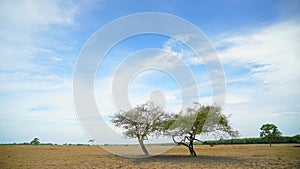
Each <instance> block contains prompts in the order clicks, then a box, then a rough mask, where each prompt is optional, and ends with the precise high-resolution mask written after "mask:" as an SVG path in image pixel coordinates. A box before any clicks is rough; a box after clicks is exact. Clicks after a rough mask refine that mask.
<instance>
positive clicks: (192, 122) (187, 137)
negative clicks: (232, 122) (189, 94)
mask: <svg viewBox="0 0 300 169" xmlns="http://www.w3.org/2000/svg"><path fill="white" fill-rule="evenodd" d="M171 121H172V124H170V123H169V124H168V126H167V127H166V129H168V130H166V131H167V134H168V135H171V136H172V139H173V141H174V143H176V144H178V145H184V146H186V147H188V149H189V152H190V155H191V156H197V154H196V152H195V150H194V141H199V142H202V141H200V140H199V139H197V137H196V136H197V135H200V134H204V133H211V132H214V133H215V134H219V135H221V136H222V135H229V136H232V137H236V136H238V132H237V131H234V130H233V129H232V128H231V127H230V126H229V124H228V117H227V116H225V115H223V114H222V113H221V108H220V107H219V106H216V105H214V106H203V105H200V104H199V103H195V104H194V107H193V108H187V110H186V112H184V113H181V114H178V115H175V116H174V119H172V120H171ZM178 138H179V141H176V139H177V140H178Z"/></svg>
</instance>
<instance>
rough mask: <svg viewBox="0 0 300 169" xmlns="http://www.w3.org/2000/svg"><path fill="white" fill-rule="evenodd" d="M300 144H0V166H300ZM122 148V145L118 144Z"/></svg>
mask: <svg viewBox="0 0 300 169" xmlns="http://www.w3.org/2000/svg"><path fill="white" fill-rule="evenodd" d="M299 146H300V145H297V144H274V145H273V146H272V147H269V146H268V145H266V144H260V145H257V144H256V145H254V144H253V145H216V146H214V147H210V146H207V145H201V146H196V147H195V150H196V152H197V153H198V156H197V157H190V156H189V153H188V149H187V148H186V147H183V146H175V147H173V148H172V149H170V150H169V151H167V152H165V153H163V154H161V155H157V156H153V157H148V158H125V157H121V156H117V155H115V154H111V153H109V152H107V151H105V150H104V149H103V148H101V146H54V145H53V146H51V145H50V146H48V145H47V146H46V145H38V146H29V145H24V146H23V145H2V146H0V168H1V169H4V168H9V169H10V168H300V147H299ZM119 148H120V149H122V146H120V147H119Z"/></svg>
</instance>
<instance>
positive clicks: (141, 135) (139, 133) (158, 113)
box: [111, 102, 168, 156]
mask: <svg viewBox="0 0 300 169" xmlns="http://www.w3.org/2000/svg"><path fill="white" fill-rule="evenodd" d="M167 117H168V114H167V113H165V112H164V111H163V109H162V108H161V107H159V106H156V105H154V104H153V103H152V102H147V103H145V104H142V105H138V106H136V107H135V108H133V109H131V110H129V111H123V112H119V113H117V114H115V115H114V116H113V118H112V120H111V122H112V123H113V124H114V125H115V126H116V127H122V128H124V129H125V131H124V133H123V134H124V135H125V136H127V137H129V138H137V139H138V142H139V144H140V146H141V149H142V151H143V152H144V154H145V155H146V156H149V152H148V151H147V149H146V147H145V145H144V140H148V136H154V135H156V136H158V135H159V134H160V133H161V131H162V128H163V126H164V125H163V123H162V122H163V121H164V119H165V118H167Z"/></svg>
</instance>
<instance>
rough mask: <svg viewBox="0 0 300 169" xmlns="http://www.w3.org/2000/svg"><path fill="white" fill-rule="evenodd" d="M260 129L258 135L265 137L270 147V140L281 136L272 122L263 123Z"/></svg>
mask: <svg viewBox="0 0 300 169" xmlns="http://www.w3.org/2000/svg"><path fill="white" fill-rule="evenodd" d="M260 130H261V132H260V137H262V138H264V139H266V140H267V141H268V142H269V144H270V147H271V146H272V145H271V144H272V143H271V142H272V141H275V140H276V139H277V138H278V137H280V136H281V132H280V131H279V130H278V128H277V126H276V125H274V124H264V125H262V126H261V127H260Z"/></svg>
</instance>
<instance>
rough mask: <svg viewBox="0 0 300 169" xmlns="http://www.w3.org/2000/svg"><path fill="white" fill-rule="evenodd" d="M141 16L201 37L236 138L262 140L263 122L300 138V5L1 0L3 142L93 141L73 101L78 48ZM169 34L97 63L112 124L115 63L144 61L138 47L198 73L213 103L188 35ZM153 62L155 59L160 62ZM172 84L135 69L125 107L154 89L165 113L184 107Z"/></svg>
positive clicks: (97, 90)
mask: <svg viewBox="0 0 300 169" xmlns="http://www.w3.org/2000/svg"><path fill="white" fill-rule="evenodd" d="M143 12H161V13H167V14H171V15H175V16H178V17H180V18H183V19H185V20H186V21H188V22H190V23H192V24H193V25H195V26H196V27H197V28H198V29H200V30H201V31H202V32H203V34H204V35H205V37H206V38H207V40H208V42H210V44H211V45H212V46H213V48H214V49H215V52H216V54H217V56H218V58H219V60H220V62H221V64H222V67H223V69H224V73H225V80H226V81H225V88H226V92H225V98H226V99H225V106H224V107H223V112H224V113H225V114H230V124H231V125H232V127H233V128H235V129H236V130H238V131H239V132H240V135H241V137H258V136H259V128H260V127H261V125H262V124H265V123H274V124H276V125H277V126H278V128H279V130H280V131H281V132H282V134H283V135H286V136H293V135H296V134H299V133H300V125H299V121H300V102H299V100H300V90H299V86H300V48H299V46H300V1H297V0H290V1H271V0H269V1H268V0H265V1H258V0H257V1H255V0H254V1H250V2H249V1H235V0H234V1H192V0H191V1H179V0H175V1H158V0H157V1H156V0H154V1H138V0H134V1H127V0H124V1H117V0H109V1H108V0H91V1H88V0H83V1H68V0H66V1H63V0H61V1H60V0H54V1H50V0H49V1H47V0H45V1H42V0H36V1H30V0H24V1H8V0H7V1H1V2H0V20H1V22H0V27H1V29H0V38H1V41H0V57H1V62H0V79H1V83H0V143H22V142H30V141H31V140H32V139H33V138H35V137H38V138H40V140H41V142H44V143H46V142H51V143H59V144H61V143H87V142H88V140H89V139H91V136H90V135H89V133H88V132H87V131H86V130H85V129H84V126H82V125H81V123H80V120H79V119H78V115H77V113H76V109H75V107H76V106H74V101H73V77H74V72H75V69H76V64H77V61H78V59H79V56H80V54H81V51H82V50H83V48H84V46H85V45H86V42H87V41H88V40H89V39H90V38H91V37H92V35H94V34H95V32H96V31H98V30H99V29H101V28H103V27H104V26H105V25H107V24H109V23H110V22H112V21H114V20H116V19H118V18H120V17H124V16H126V15H130V14H136V13H143ZM145 22H147V21H145ZM140 24H144V23H142V22H141V23H140ZM119 29H120V30H123V29H126V27H123V28H121V27H120V28H119ZM170 29H172V28H170ZM108 36H111V35H108ZM172 38H173V37H171V38H170V37H166V36H161V35H155V34H143V35H137V36H133V37H128V38H127V39H125V40H123V41H121V42H119V43H118V44H116V45H115V46H114V47H113V48H112V49H111V50H110V51H109V52H108V53H107V55H106V56H105V58H104V59H103V60H102V62H101V63H99V65H98V70H97V72H96V76H95V87H94V94H95V101H96V103H97V106H98V109H99V112H100V115H101V117H102V118H103V119H104V120H105V121H107V123H108V125H110V124H109V122H108V121H109V118H110V116H111V115H113V114H114V113H116V111H117V110H116V107H114V103H113V100H112V99H110V98H111V97H112V90H111V88H112V82H113V79H114V77H115V74H116V71H117V69H118V66H120V65H122V64H123V63H126V60H127V59H128V58H129V60H130V58H133V59H132V62H131V63H129V65H127V66H131V67H134V65H141V64H142V62H141V61H140V60H138V59H134V57H133V56H132V55H133V54H134V53H136V52H138V51H141V50H143V49H150V48H151V49H152V48H156V49H160V50H164V51H167V52H169V53H171V54H173V55H174V56H176V57H175V58H177V59H179V61H178V62H176V63H179V62H180V63H184V64H185V65H186V66H187V67H188V68H189V70H190V71H191V73H192V74H193V75H194V77H195V81H196V84H197V85H196V86H197V89H198V90H199V98H198V99H199V102H200V103H202V104H213V103H211V102H212V96H213V92H212V84H211V79H210V76H209V74H208V73H207V69H206V67H205V63H203V61H201V60H199V59H197V57H194V55H193V52H192V50H191V49H189V48H188V47H187V46H185V45H184V44H183V42H184V38H185V36H184V37H183V41H182V42H180V41H176V40H174V39H172ZM145 57H146V56H145ZM151 57H152V56H148V59H149V60H151V61H153V62H155V59H157V58H158V57H156V58H154V56H153V58H151ZM174 60H176V59H174ZM174 60H173V61H170V62H167V63H164V64H172V63H173V62H174V63H175V61H174ZM181 61H182V62H181ZM158 62H159V60H158ZM130 64H132V65H130ZM172 66H174V65H172ZM175 73H180V72H178V71H177V72H176V71H175ZM181 77H184V76H181ZM176 80H177V79H176V78H175V79H174V77H172V76H170V75H168V74H167V73H166V72H163V71H161V70H149V71H144V72H139V73H138V74H136V76H134V77H133V78H132V79H131V81H130V84H128V97H129V100H130V103H131V104H132V105H133V106H135V105H137V104H141V103H143V102H145V101H146V100H149V99H151V96H153V97H154V96H155V95H153V91H158V90H159V91H161V92H162V93H163V95H164V99H165V102H166V104H165V105H166V110H168V111H170V112H177V111H180V109H181V107H180V106H179V105H180V104H179V103H180V102H181V97H182V96H181V95H182V93H181V91H180V90H179V88H178V84H176V83H177V82H176ZM126 85H127V84H126ZM155 93H156V94H158V95H159V96H160V94H161V93H160V92H154V94H155ZM151 94H152V95H151ZM114 130H118V129H115V128H114ZM101 132H102V130H101V127H100V129H99V133H101ZM118 132H120V131H118ZM120 135H121V134H120ZM108 137H109V136H108ZM116 139H118V138H117V137H116V138H107V139H106V140H104V141H103V140H101V141H99V140H97V141H98V143H101V144H104V143H107V142H113V141H116Z"/></svg>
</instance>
